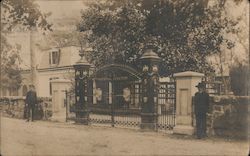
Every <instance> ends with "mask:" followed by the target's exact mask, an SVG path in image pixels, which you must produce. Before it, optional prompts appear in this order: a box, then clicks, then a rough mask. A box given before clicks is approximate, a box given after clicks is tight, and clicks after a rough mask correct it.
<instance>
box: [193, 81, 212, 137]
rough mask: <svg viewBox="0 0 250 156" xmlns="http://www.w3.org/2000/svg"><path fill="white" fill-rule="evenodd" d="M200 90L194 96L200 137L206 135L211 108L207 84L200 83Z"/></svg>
mask: <svg viewBox="0 0 250 156" xmlns="http://www.w3.org/2000/svg"><path fill="white" fill-rule="evenodd" d="M195 87H197V88H198V92H197V93H195V97H194V111H195V118H196V135H197V138H198V139H201V138H204V137H206V121H207V120H206V114H207V112H208V108H209V95H208V93H206V84H205V83H199V84H198V85H197V86H195Z"/></svg>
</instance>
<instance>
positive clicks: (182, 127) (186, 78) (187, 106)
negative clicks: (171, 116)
mask: <svg viewBox="0 0 250 156" xmlns="http://www.w3.org/2000/svg"><path fill="white" fill-rule="evenodd" d="M174 77H175V79H176V126H175V127H174V133H176V134H187V135H193V133H194V127H193V124H192V114H193V113H194V112H193V111H192V97H193V96H194V95H195V93H196V92H197V91H198V89H197V88H196V87H195V86H196V85H197V84H198V83H199V82H201V79H202V77H204V74H202V73H197V72H192V71H186V72H181V73H176V74H174Z"/></svg>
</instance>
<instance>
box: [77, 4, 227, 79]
mask: <svg viewBox="0 0 250 156" xmlns="http://www.w3.org/2000/svg"><path fill="white" fill-rule="evenodd" d="M223 6H224V3H218V4H216V3H215V4H213V5H209V3H208V1H207V0H201V1H193V0H185V1H176V0H152V1H148V0H133V1H120V0H118V1H115V0H109V1H94V2H92V3H90V4H89V9H87V10H86V11H83V12H82V20H81V22H80V24H79V26H78V28H79V31H91V32H92V34H91V35H89V36H88V37H87V38H86V39H87V40H88V41H89V43H90V45H91V46H92V47H93V48H94V52H93V53H91V54H90V55H89V56H88V57H89V58H90V60H91V61H92V62H93V63H94V64H95V65H96V66H100V65H102V64H105V63H107V62H110V61H113V62H116V61H117V62H120V63H121V62H122V63H128V62H129V63H130V64H131V65H136V64H138V60H139V57H140V56H141V54H142V48H143V47H144V46H145V45H146V44H147V43H149V42H150V43H153V44H154V45H155V47H157V53H158V55H159V56H160V57H161V58H162V59H163V62H162V64H161V66H162V68H161V69H163V70H162V71H161V73H164V74H165V75H169V74H172V73H175V72H180V71H185V70H193V71H198V72H204V73H208V72H209V71H212V68H211V66H210V65H209V63H208V62H207V56H209V55H212V54H216V53H219V51H220V46H221V44H222V43H224V42H230V41H229V40H225V37H224V34H223V30H225V29H227V28H229V27H231V26H230V25H229V21H230V19H228V18H226V17H224V16H223V14H222V11H221V9H222V8H223Z"/></svg>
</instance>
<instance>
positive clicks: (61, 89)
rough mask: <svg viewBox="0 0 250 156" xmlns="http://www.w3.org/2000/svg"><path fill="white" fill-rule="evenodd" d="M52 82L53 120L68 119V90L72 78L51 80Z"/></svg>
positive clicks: (61, 120)
mask: <svg viewBox="0 0 250 156" xmlns="http://www.w3.org/2000/svg"><path fill="white" fill-rule="evenodd" d="M51 84H52V118H51V120H52V121H59V122H65V121H66V105H65V102H64V100H65V99H66V93H65V91H66V90H69V88H70V87H71V82H70V80H65V79H56V80H53V81H51Z"/></svg>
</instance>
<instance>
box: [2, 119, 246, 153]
mask: <svg viewBox="0 0 250 156" xmlns="http://www.w3.org/2000/svg"><path fill="white" fill-rule="evenodd" d="M248 149H249V144H248V143H247V142H246V141H245V142H244V141H235V140H225V139H219V138H210V139H206V140H196V139H194V138H193V137H189V136H185V137H184V136H176V135H172V134H164V133H155V132H141V131H140V130H129V129H121V128H110V127H96V126H83V125H75V124H70V123H53V122H44V121H36V122H34V123H30V122H29V123H27V122H25V121H24V120H18V119H10V118H4V117H2V118H1V154H2V155H3V156H19V155H20V156H37V155H41V156H61V155H65V156H73V155H109V156H110V155H194V156H195V155H216V156H217V155H232V156H241V155H242V156H245V155H247V153H248Z"/></svg>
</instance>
